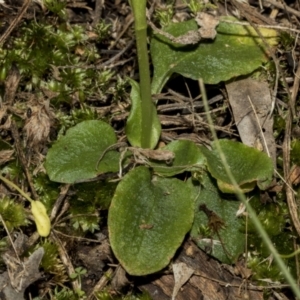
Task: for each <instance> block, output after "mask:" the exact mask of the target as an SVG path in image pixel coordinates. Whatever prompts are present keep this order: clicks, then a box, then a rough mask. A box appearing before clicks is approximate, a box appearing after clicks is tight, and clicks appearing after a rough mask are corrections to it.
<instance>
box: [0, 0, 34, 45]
mask: <svg viewBox="0 0 300 300" xmlns="http://www.w3.org/2000/svg"><path fill="white" fill-rule="evenodd" d="M30 2H31V0H25V1H24V3H23V6H22V7H21V10H20V12H19V13H18V15H17V16H16V18H15V19H14V20H13V21H12V22H11V24H10V25H9V26H8V28H7V29H6V31H5V32H4V33H3V34H2V36H1V37H0V46H1V45H2V44H3V43H4V42H5V40H6V39H7V38H8V36H9V35H10V34H11V32H12V31H13V30H14V28H15V27H16V26H17V25H18V23H19V22H20V20H21V19H22V17H23V16H24V14H25V12H26V11H27V8H28V6H29V4H30Z"/></svg>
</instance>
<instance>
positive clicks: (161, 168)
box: [150, 140, 205, 177]
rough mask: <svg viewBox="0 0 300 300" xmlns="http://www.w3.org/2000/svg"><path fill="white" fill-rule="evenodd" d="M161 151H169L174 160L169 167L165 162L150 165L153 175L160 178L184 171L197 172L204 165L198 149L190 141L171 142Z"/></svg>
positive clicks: (203, 158)
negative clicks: (173, 155) (155, 174)
mask: <svg viewBox="0 0 300 300" xmlns="http://www.w3.org/2000/svg"><path fill="white" fill-rule="evenodd" d="M161 150H169V151H172V152H174V154H175V159H174V161H173V162H172V164H170V165H169V164H167V163H166V162H151V163H150V165H151V167H152V168H153V169H154V171H155V173H157V174H159V175H161V176H168V177H171V176H174V175H177V174H180V173H182V172H184V171H193V170H197V169H199V167H201V166H203V165H204V163H205V157H204V155H203V154H202V152H201V150H200V148H199V147H197V145H196V144H195V143H193V142H191V141H185V140H177V141H173V142H171V143H170V144H168V145H167V146H166V147H163V148H161Z"/></svg>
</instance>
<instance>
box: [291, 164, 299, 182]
mask: <svg viewBox="0 0 300 300" xmlns="http://www.w3.org/2000/svg"><path fill="white" fill-rule="evenodd" d="M289 178H290V181H291V183H292V184H293V185H298V184H299V183H300V166H296V165H294V166H293V167H292V169H291V171H290V175H289Z"/></svg>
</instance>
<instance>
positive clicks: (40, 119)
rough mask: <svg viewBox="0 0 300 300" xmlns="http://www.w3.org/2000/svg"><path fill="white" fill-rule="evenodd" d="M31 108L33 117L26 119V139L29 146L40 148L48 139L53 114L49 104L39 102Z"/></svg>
mask: <svg viewBox="0 0 300 300" xmlns="http://www.w3.org/2000/svg"><path fill="white" fill-rule="evenodd" d="M30 109H31V117H30V118H29V119H27V120H26V123H25V126H24V131H25V134H26V141H27V145H28V146H29V147H31V148H33V149H40V148H41V146H43V145H44V143H45V142H46V141H47V139H48V136H49V133H50V125H51V122H52V114H51V112H50V110H49V107H48V104H39V103H38V104H36V105H35V106H32V107H30Z"/></svg>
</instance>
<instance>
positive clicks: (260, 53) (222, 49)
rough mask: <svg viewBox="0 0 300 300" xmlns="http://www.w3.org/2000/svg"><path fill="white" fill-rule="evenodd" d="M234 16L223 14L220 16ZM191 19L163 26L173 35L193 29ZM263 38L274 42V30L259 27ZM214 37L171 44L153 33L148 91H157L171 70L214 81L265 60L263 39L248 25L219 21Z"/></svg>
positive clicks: (193, 22) (258, 65)
mask: <svg viewBox="0 0 300 300" xmlns="http://www.w3.org/2000/svg"><path fill="white" fill-rule="evenodd" d="M224 19H226V20H232V21H234V20H236V19H234V18H229V17H223V20H224ZM197 29H198V26H197V24H196V22H195V21H194V20H190V21H187V22H181V23H177V24H172V25H171V26H169V27H167V28H166V29H164V30H165V31H166V32H169V33H171V34H172V35H174V36H180V35H183V34H184V33H186V32H188V31H189V30H197ZM260 31H261V32H262V34H263V36H264V37H265V39H266V40H267V41H268V42H269V43H270V44H271V45H274V44H276V43H277V40H276V31H275V30H272V29H260ZM217 32H218V34H217V36H216V38H215V40H214V41H208V40H204V41H200V43H199V44H197V45H192V46H182V45H177V44H173V43H172V42H171V41H169V40H168V39H167V38H165V37H162V36H160V35H156V36H155V37H154V38H153V39H152V41H151V56H152V61H153V65H154V77H153V81H152V93H153V94H157V93H160V92H161V89H162V88H163V86H164V85H165V83H166V82H167V80H168V79H169V78H170V76H171V75H172V74H173V73H179V74H181V75H183V76H184V77H188V78H192V79H195V80H198V79H199V78H202V79H203V81H204V82H205V83H207V84H217V83H219V82H220V81H226V80H229V79H231V78H233V77H236V76H240V75H246V74H249V73H251V72H252V71H254V70H255V69H257V68H258V67H260V66H261V65H262V63H263V62H266V61H267V60H268V56H267V55H266V52H265V50H264V45H263V42H262V41H261V40H260V39H259V38H258V37H257V34H256V32H255V30H254V29H253V28H252V27H251V26H241V25H236V24H229V23H225V22H222V19H221V22H220V24H219V26H218V27H217Z"/></svg>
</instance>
